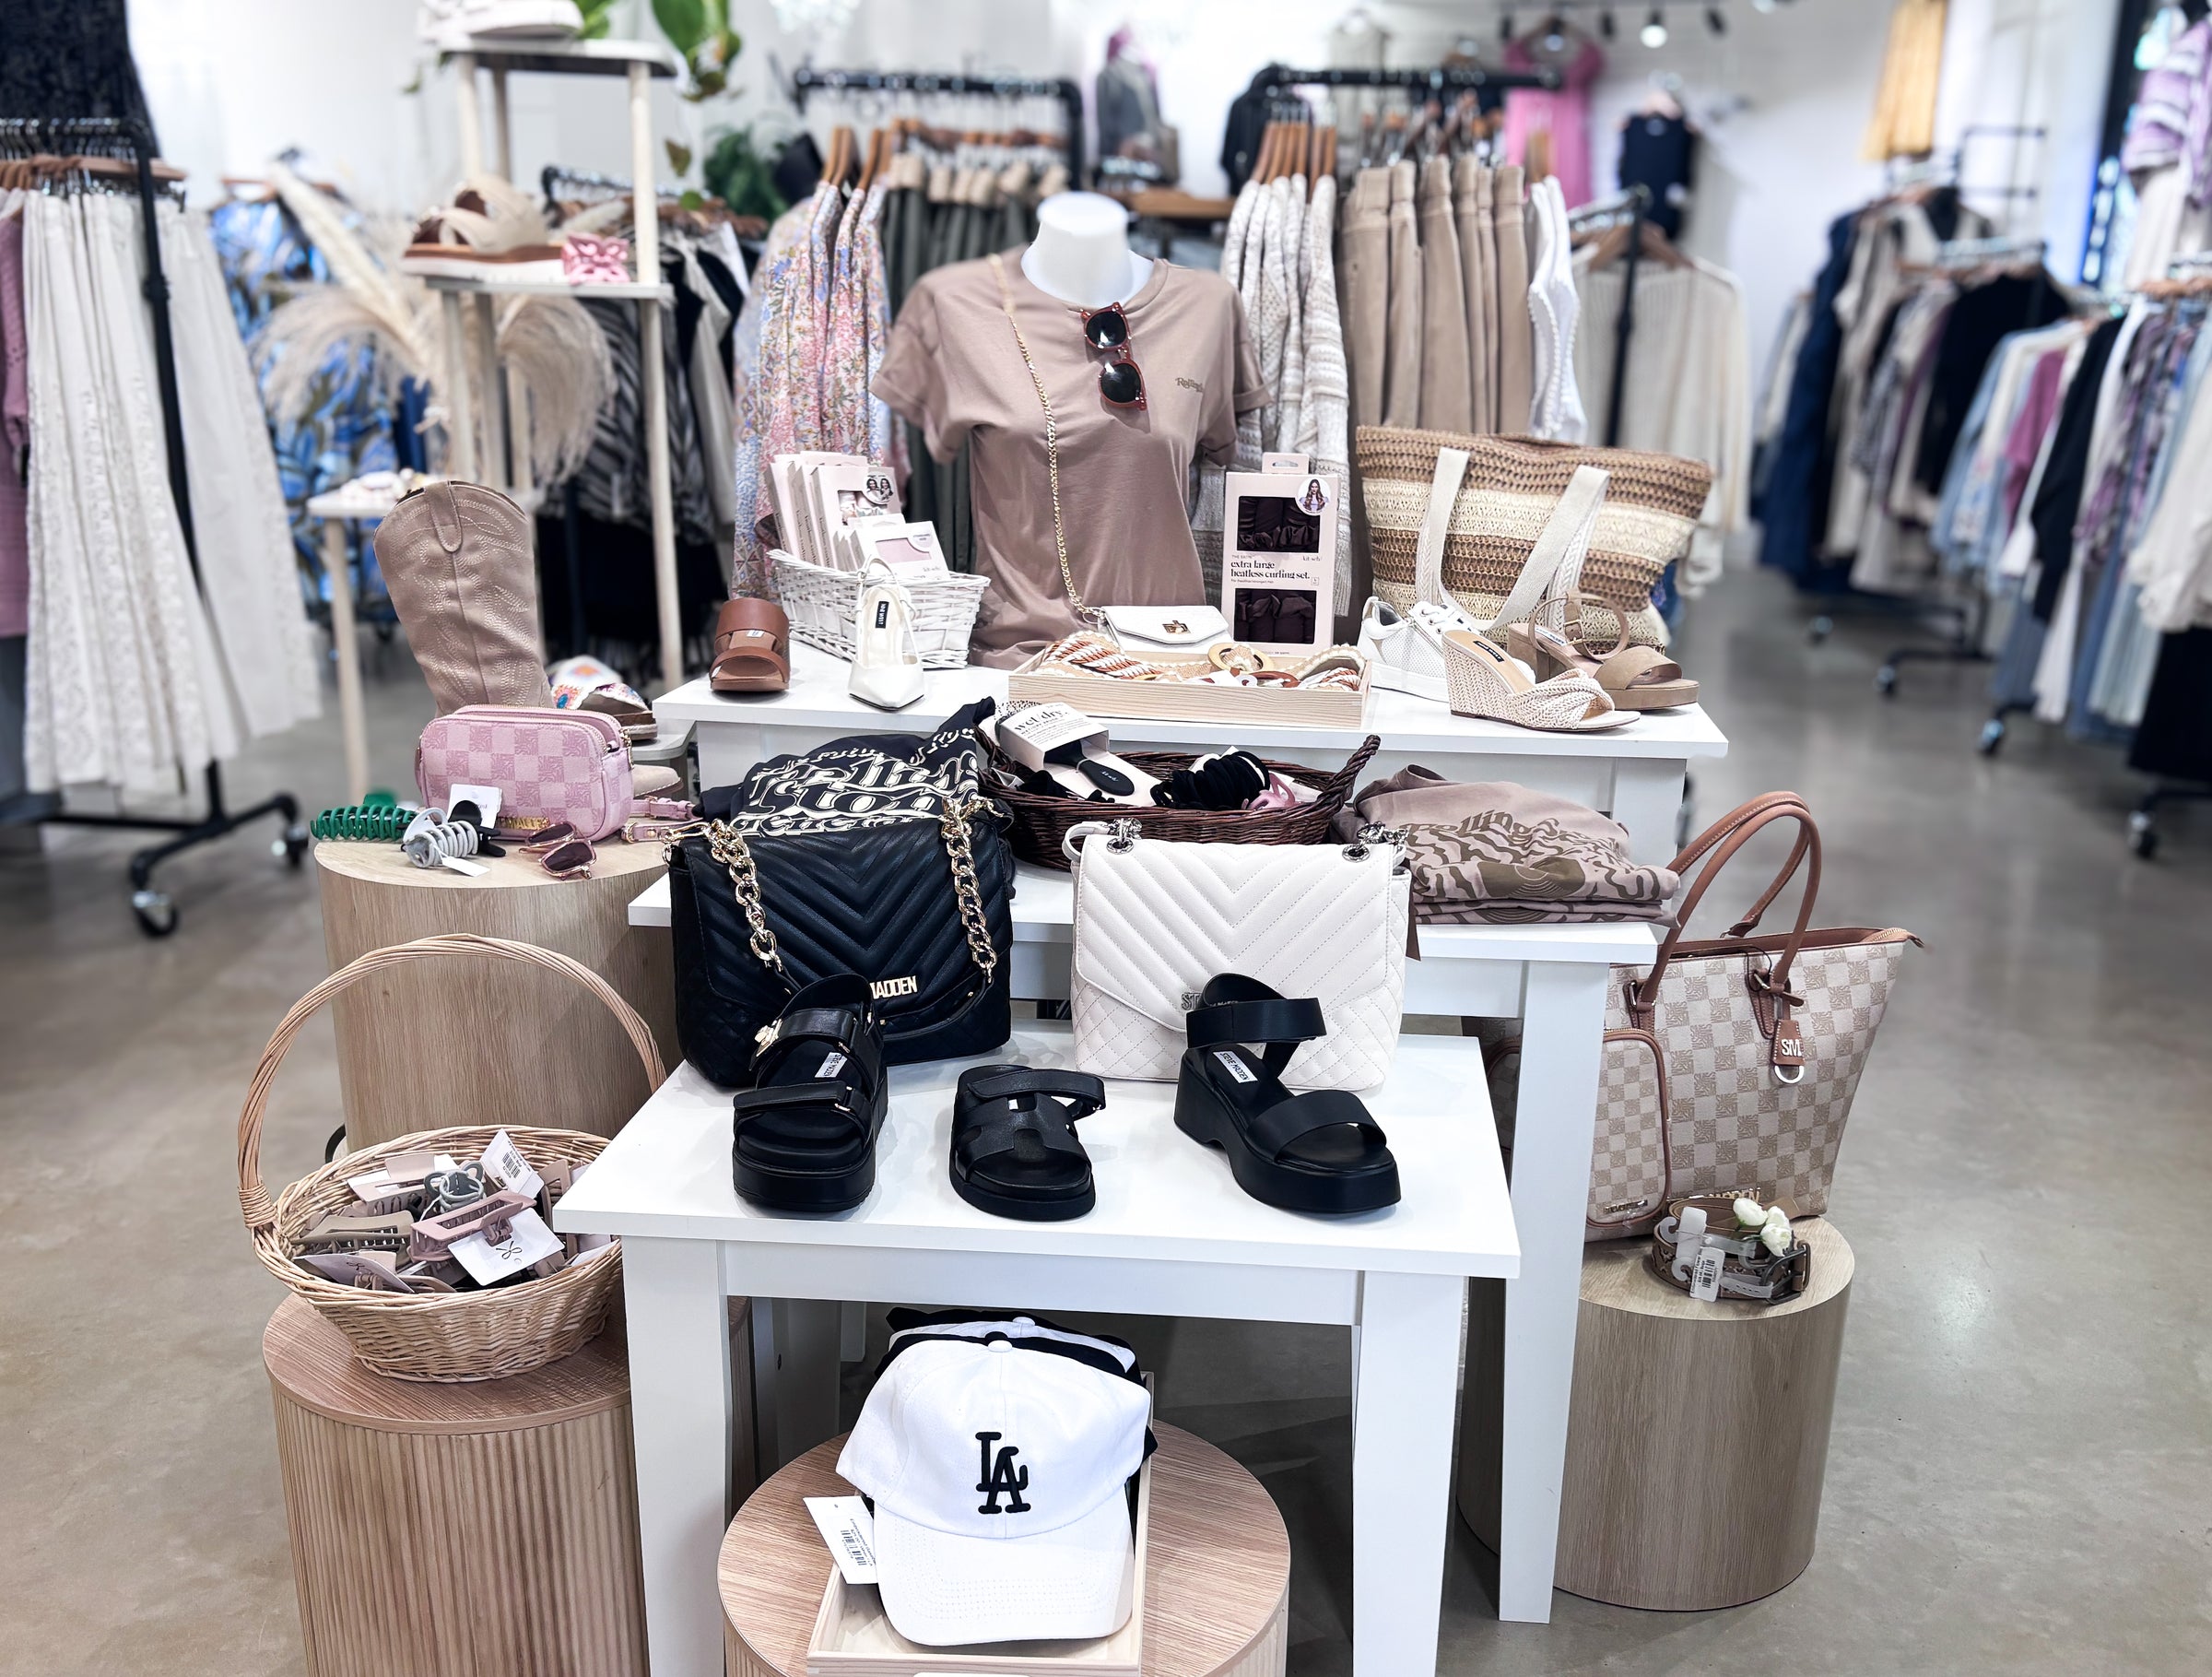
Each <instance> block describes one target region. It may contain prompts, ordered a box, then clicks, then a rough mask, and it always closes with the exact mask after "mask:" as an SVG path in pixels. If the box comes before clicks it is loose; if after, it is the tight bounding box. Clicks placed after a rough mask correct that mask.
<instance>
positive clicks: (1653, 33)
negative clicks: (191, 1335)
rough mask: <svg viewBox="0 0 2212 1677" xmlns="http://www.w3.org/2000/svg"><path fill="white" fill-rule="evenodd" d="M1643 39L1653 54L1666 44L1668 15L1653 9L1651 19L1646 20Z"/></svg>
mask: <svg viewBox="0 0 2212 1677" xmlns="http://www.w3.org/2000/svg"><path fill="white" fill-rule="evenodd" d="M1641 40H1642V41H1643V44H1644V45H1645V46H1647V47H1650V48H1651V49H1652V50H1653V52H1657V51H1658V50H1659V49H1660V48H1661V47H1663V46H1665V44H1666V14H1665V12H1663V11H1661V10H1660V9H1659V8H1658V7H1657V6H1653V7H1652V15H1651V17H1650V18H1646V19H1645V20H1644V25H1643V34H1642V36H1641Z"/></svg>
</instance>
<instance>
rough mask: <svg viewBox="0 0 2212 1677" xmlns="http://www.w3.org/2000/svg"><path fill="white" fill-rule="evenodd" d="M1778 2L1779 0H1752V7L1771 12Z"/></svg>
mask: <svg viewBox="0 0 2212 1677" xmlns="http://www.w3.org/2000/svg"><path fill="white" fill-rule="evenodd" d="M1776 3H1777V0H1751V9H1752V10H1753V11H1755V12H1771V11H1772V10H1773V9H1774V7H1775V5H1776Z"/></svg>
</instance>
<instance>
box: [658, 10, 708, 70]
mask: <svg viewBox="0 0 2212 1677" xmlns="http://www.w3.org/2000/svg"><path fill="white" fill-rule="evenodd" d="M708 3H709V0H653V21H654V22H655V23H657V24H659V25H660V26H661V33H662V34H664V35H665V36H667V37H668V41H669V44H670V45H671V46H673V47H675V48H676V50H677V52H679V53H682V54H683V55H684V56H685V57H686V58H688V57H690V56H691V54H692V53H693V52H694V51H696V50H697V49H698V46H699V43H700V41H704V40H705V39H706V38H707V30H708V18H707V6H708Z"/></svg>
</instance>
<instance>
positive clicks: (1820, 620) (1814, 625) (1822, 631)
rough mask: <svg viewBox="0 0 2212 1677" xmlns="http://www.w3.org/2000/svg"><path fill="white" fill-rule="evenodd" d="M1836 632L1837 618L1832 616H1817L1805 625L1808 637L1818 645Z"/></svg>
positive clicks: (1807, 638)
mask: <svg viewBox="0 0 2212 1677" xmlns="http://www.w3.org/2000/svg"><path fill="white" fill-rule="evenodd" d="M1835 632H1836V620H1835V619H1834V618H1832V617H1827V616H1822V617H1817V618H1815V619H1814V620H1812V621H1811V622H1809V623H1807V624H1806V626H1805V637H1806V640H1808V641H1810V642H1812V644H1814V645H1816V646H1818V645H1819V644H1820V643H1821V642H1823V641H1825V640H1827V639H1828V637H1829V636H1830V635H1831V634H1833V633H1835Z"/></svg>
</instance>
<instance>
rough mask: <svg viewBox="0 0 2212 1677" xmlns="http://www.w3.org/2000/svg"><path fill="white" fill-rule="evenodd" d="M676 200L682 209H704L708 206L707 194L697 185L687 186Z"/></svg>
mask: <svg viewBox="0 0 2212 1677" xmlns="http://www.w3.org/2000/svg"><path fill="white" fill-rule="evenodd" d="M676 202H677V207H678V208H681V209H704V208H706V207H707V195H706V194H704V193H702V192H700V190H699V188H698V187H696V186H687V187H685V188H684V190H683V192H682V194H681V195H679V196H678V197H677V200H676Z"/></svg>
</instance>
